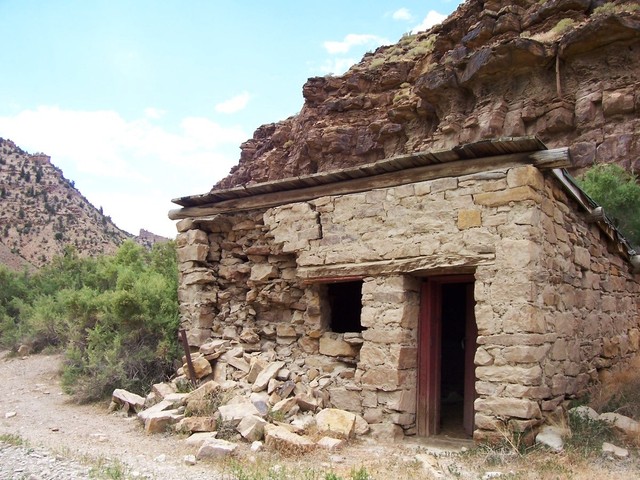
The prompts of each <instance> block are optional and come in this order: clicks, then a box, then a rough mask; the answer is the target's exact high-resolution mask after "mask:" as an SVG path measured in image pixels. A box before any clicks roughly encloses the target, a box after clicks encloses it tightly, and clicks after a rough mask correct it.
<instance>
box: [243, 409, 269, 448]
mask: <svg viewBox="0 0 640 480" xmlns="http://www.w3.org/2000/svg"><path fill="white" fill-rule="evenodd" d="M266 424H267V422H266V421H265V420H263V419H262V418H261V417H259V416H257V415H248V416H246V417H244V418H243V419H242V420H240V423H239V424H238V427H237V428H236V430H238V432H239V433H240V435H242V437H243V438H245V439H246V440H248V441H249V442H255V441H257V440H262V437H263V436H264V426H265V425H266Z"/></svg>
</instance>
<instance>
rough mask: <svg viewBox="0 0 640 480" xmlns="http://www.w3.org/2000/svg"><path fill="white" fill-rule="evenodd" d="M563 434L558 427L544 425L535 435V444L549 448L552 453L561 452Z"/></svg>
mask: <svg viewBox="0 0 640 480" xmlns="http://www.w3.org/2000/svg"><path fill="white" fill-rule="evenodd" d="M563 433H564V431H563V430H562V429H560V428H558V427H553V426H550V425H545V426H543V427H542V428H541V429H540V432H538V434H537V435H536V443H539V444H541V445H544V446H546V447H549V448H550V449H551V450H553V451H554V452H561V451H562V450H563V448H564V440H563V439H562V435H563Z"/></svg>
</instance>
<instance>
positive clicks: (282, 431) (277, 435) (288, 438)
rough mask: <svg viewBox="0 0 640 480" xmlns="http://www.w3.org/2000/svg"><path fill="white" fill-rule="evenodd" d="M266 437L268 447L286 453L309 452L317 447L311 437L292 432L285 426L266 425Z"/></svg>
mask: <svg viewBox="0 0 640 480" xmlns="http://www.w3.org/2000/svg"><path fill="white" fill-rule="evenodd" d="M264 438H265V445H266V446H267V447H268V448H271V449H273V450H277V451H278V452H280V453H282V454H285V455H287V454H289V455H295V454H301V453H307V452H310V451H311V450H313V449H314V448H315V443H313V441H311V440H310V439H309V438H307V437H303V436H301V435H297V434H295V433H293V432H290V431H289V430H287V429H286V428H285V427H283V426H276V425H271V424H267V425H265V430H264Z"/></svg>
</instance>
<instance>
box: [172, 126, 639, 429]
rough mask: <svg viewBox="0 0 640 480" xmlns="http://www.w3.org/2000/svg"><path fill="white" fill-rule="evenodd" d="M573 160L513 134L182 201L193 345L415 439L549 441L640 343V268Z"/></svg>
mask: <svg viewBox="0 0 640 480" xmlns="http://www.w3.org/2000/svg"><path fill="white" fill-rule="evenodd" d="M570 165H571V160H570V158H569V151H568V149H564V148H561V149H553V150H548V149H546V147H545V146H544V144H542V143H541V142H540V141H539V140H538V139H537V138H535V137H522V138H507V139H497V140H491V141H481V142H477V143H473V144H468V145H463V146H460V147H456V148H454V149H452V150H448V151H437V152H421V153H413V154H407V155H403V156H399V157H394V158H390V159H385V160H381V161H378V162H375V163H372V164H367V165H364V166H360V167H353V168H348V169H344V170H340V171H333V172H325V173H317V174H313V175H309V176H304V177H296V178H290V179H286V180H279V181H272V182H266V183H261V184H254V185H248V186H239V187H234V188H230V189H222V190H213V191H211V192H210V193H207V194H204V195H196V196H189V197H184V198H179V199H176V200H174V203H176V204H178V205H180V206H182V208H181V209H177V210H172V211H171V212H170V217H171V218H173V219H176V220H177V219H181V220H180V221H179V222H178V224H177V228H178V231H179V232H180V233H179V235H178V237H177V245H178V257H179V262H180V263H179V267H180V288H179V299H180V308H181V321H182V326H183V328H185V329H186V330H187V334H188V341H189V344H190V345H191V346H192V347H198V346H199V345H202V344H203V343H205V342H207V341H209V340H210V339H212V338H227V339H232V340H236V341H237V342H238V343H239V344H240V345H242V346H243V347H244V351H245V352H248V355H270V359H272V360H276V359H277V360H283V361H285V362H287V365H289V368H290V370H291V371H292V372H294V373H296V374H297V376H298V378H305V375H306V372H307V371H308V370H310V369H314V371H317V372H320V373H321V374H322V373H329V374H331V375H330V378H331V379H332V383H330V384H329V385H328V386H327V395H326V397H325V400H326V403H328V405H325V406H333V407H336V408H341V409H345V410H349V411H352V412H354V413H358V414H360V415H362V416H363V417H364V418H365V419H366V420H367V422H369V423H370V424H376V423H381V424H382V423H386V424H394V425H396V426H400V427H401V428H402V429H403V431H404V433H405V434H406V435H416V434H417V435H421V436H429V435H434V434H437V433H439V432H447V433H450V434H452V435H455V434H464V432H466V434H467V435H473V438H474V439H476V440H483V439H495V438H497V437H498V436H499V430H500V429H501V428H502V427H503V426H504V425H505V424H508V426H509V427H510V428H512V429H516V430H520V431H524V430H525V429H527V428H530V427H535V426H537V425H539V424H540V423H542V421H543V420H544V418H545V417H546V416H549V415H552V414H554V413H558V412H559V411H560V409H562V408H563V405H564V403H565V401H566V400H567V399H570V398H574V397H576V396H578V395H580V394H581V393H582V392H584V390H585V388H586V387H587V385H588V384H589V383H590V382H593V381H597V380H598V378H599V373H600V372H601V371H603V370H606V369H608V368H610V367H612V366H614V365H615V364H617V363H619V362H623V361H625V359H628V358H630V357H631V356H633V355H635V354H637V352H638V349H639V347H640V326H639V321H638V307H639V305H640V302H639V296H638V293H639V292H640V283H639V282H640V275H638V269H637V267H638V264H639V262H638V260H639V258H638V257H637V256H636V255H635V252H634V251H633V250H632V249H631V247H630V245H629V244H628V243H627V242H626V241H625V239H624V238H623V237H622V236H621V235H620V234H619V233H618V232H617V230H616V229H615V228H613V227H612V225H611V223H610V222H609V221H608V219H607V218H606V216H604V215H603V214H602V211H601V210H602V209H599V208H596V207H597V205H596V204H595V203H594V202H593V201H592V200H591V199H590V198H589V197H587V196H586V195H585V194H584V193H583V192H582V191H581V190H580V189H579V188H578V186H577V185H576V184H575V183H574V181H573V180H572V179H571V177H570V176H569V175H568V173H567V172H566V170H564V167H569V166H570ZM394 428H397V427H394Z"/></svg>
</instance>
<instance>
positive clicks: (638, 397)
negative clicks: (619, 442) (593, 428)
mask: <svg viewBox="0 0 640 480" xmlns="http://www.w3.org/2000/svg"><path fill="white" fill-rule="evenodd" d="M589 399H590V400H589V406H590V407H591V408H593V409H594V410H595V411H596V412H598V413H604V412H615V413H619V414H621V415H625V416H627V417H631V418H633V419H634V420H636V421H640V357H636V358H635V359H634V360H632V361H631V362H629V364H628V365H627V366H626V368H619V369H618V370H617V371H615V372H611V373H607V374H604V375H603V378H602V381H601V384H600V385H597V386H595V387H594V388H592V389H591V390H590V392H589Z"/></svg>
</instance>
